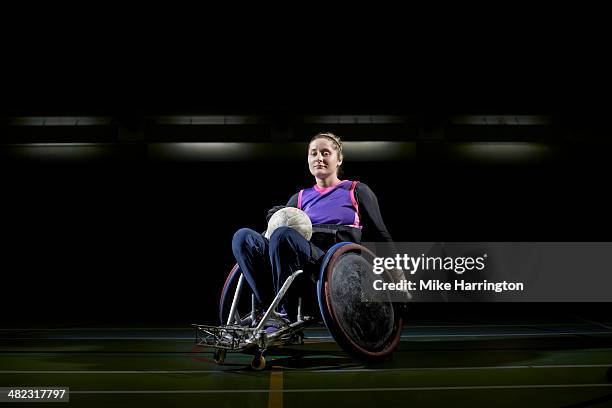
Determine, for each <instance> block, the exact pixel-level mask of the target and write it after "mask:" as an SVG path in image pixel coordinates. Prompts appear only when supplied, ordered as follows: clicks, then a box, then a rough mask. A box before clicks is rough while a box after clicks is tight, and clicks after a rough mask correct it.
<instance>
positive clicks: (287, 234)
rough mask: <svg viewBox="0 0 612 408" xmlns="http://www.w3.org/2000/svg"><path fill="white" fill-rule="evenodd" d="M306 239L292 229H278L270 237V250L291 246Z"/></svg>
mask: <svg viewBox="0 0 612 408" xmlns="http://www.w3.org/2000/svg"><path fill="white" fill-rule="evenodd" d="M299 238H302V239H304V238H303V237H302V236H301V235H300V233H299V232H297V231H296V230H294V229H293V228H291V227H278V228H277V229H276V230H274V232H273V233H272V235H271V236H270V250H271V251H274V250H275V249H277V248H279V247H286V246H291V245H292V244H293V243H295V242H296V240H297V239H299Z"/></svg>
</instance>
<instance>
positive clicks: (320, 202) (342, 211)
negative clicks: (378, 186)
mask: <svg viewBox="0 0 612 408" xmlns="http://www.w3.org/2000/svg"><path fill="white" fill-rule="evenodd" d="M356 185H357V182H356V181H351V180H343V181H341V182H340V183H338V184H336V185H335V186H331V187H327V188H320V187H319V186H317V185H316V184H315V185H314V186H312V187H310V188H307V189H304V190H301V191H300V192H299V194H298V204H297V208H299V209H300V210H303V211H304V212H305V213H306V214H308V216H309V217H310V220H311V221H312V223H313V225H316V224H334V225H347V226H351V227H355V228H361V223H360V222H359V206H358V205H357V200H356V199H355V186H356Z"/></svg>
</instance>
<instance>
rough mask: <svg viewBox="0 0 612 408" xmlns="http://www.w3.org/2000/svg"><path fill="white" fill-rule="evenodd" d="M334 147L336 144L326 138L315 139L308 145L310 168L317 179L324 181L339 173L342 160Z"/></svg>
mask: <svg viewBox="0 0 612 408" xmlns="http://www.w3.org/2000/svg"><path fill="white" fill-rule="evenodd" d="M334 147H336V146H335V144H334V142H332V141H331V140H329V139H326V138H324V137H321V138H318V139H315V140H313V141H312V142H310V145H308V168H309V169H310V173H311V174H312V175H313V176H315V177H316V178H320V179H324V178H327V177H329V176H331V175H333V174H335V173H337V172H338V167H339V166H340V165H341V164H342V160H340V158H339V157H338V151H337V150H334Z"/></svg>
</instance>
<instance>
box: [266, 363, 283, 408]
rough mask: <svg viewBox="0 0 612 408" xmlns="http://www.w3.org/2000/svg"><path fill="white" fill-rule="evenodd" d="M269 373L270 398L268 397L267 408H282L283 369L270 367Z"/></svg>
mask: <svg viewBox="0 0 612 408" xmlns="http://www.w3.org/2000/svg"><path fill="white" fill-rule="evenodd" d="M272 368H273V370H272V371H271V372H270V388H269V390H270V396H269V397H268V408H283V393H282V391H283V369H282V367H276V366H274V367H272Z"/></svg>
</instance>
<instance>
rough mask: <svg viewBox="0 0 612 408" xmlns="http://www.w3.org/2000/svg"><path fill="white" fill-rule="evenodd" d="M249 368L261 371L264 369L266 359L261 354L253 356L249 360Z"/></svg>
mask: <svg viewBox="0 0 612 408" xmlns="http://www.w3.org/2000/svg"><path fill="white" fill-rule="evenodd" d="M251 368H252V369H253V370H255V371H261V370H263V369H264V368H266V358H265V357H264V356H263V355H261V354H255V356H253V359H252V360H251Z"/></svg>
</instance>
